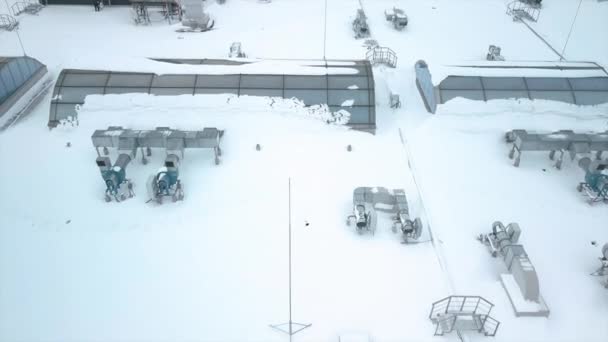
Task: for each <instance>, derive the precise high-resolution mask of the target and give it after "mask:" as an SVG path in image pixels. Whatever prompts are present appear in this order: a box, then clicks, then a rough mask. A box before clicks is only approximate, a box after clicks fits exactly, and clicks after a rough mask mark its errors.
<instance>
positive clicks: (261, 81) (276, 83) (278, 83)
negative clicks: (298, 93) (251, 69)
mask: <svg viewBox="0 0 608 342" xmlns="http://www.w3.org/2000/svg"><path fill="white" fill-rule="evenodd" d="M241 88H269V89H283V76H282V75H278V76H277V75H242V76H241Z"/></svg>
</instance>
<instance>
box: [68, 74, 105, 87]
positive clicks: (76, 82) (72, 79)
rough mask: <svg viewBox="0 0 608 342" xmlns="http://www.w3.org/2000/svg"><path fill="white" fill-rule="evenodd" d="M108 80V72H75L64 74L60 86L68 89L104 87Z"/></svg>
mask: <svg viewBox="0 0 608 342" xmlns="http://www.w3.org/2000/svg"><path fill="white" fill-rule="evenodd" d="M107 80H108V72H94V71H93V72H86V73H84V72H75V71H70V72H68V73H66V74H65V76H64V78H63V83H62V86H66V87H67V86H69V87H104V86H105V85H106V81H107Z"/></svg>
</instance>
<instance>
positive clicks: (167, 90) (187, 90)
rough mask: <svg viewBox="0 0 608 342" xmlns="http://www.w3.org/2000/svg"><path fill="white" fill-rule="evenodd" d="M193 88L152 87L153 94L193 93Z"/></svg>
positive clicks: (151, 92)
mask: <svg viewBox="0 0 608 342" xmlns="http://www.w3.org/2000/svg"><path fill="white" fill-rule="evenodd" d="M193 90H194V89H193V88H151V89H150V94H152V95H162V96H166V95H172V96H174V95H192V91H193Z"/></svg>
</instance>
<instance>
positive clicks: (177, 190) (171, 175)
mask: <svg viewBox="0 0 608 342" xmlns="http://www.w3.org/2000/svg"><path fill="white" fill-rule="evenodd" d="M222 135H223V131H220V130H218V129H217V128H204V129H203V130H202V131H181V130H175V129H171V128H169V127H157V128H156V129H155V130H131V129H123V128H122V127H120V126H111V127H109V128H108V129H106V130H96V131H95V132H94V133H93V135H92V136H91V140H92V142H93V146H94V147H95V149H96V151H97V155H98V157H97V166H98V167H99V169H100V171H101V176H102V178H103V180H104V181H105V183H106V192H105V199H106V201H107V202H109V201H111V200H112V199H114V200H116V201H117V202H120V201H123V200H125V199H127V198H131V197H133V195H134V192H133V183H132V182H131V180H129V179H127V175H126V169H127V165H129V163H130V162H131V160H133V159H135V158H136V155H137V151H138V149H139V150H140V151H141V161H142V163H143V164H144V165H145V164H147V163H148V159H147V158H146V157H150V156H151V155H152V148H164V149H165V150H166V155H167V156H166V158H165V161H164V164H163V167H161V168H160V169H159V170H158V171H157V172H156V173H155V174H154V175H152V176H150V178H149V179H148V184H147V187H148V194H149V196H150V199H151V200H155V201H156V202H158V203H162V199H163V197H165V196H171V197H172V199H173V201H174V202H175V201H178V200H182V199H183V198H184V192H183V187H182V183H181V181H180V180H179V178H178V176H179V164H180V162H181V160H183V158H184V150H185V149H187V148H211V149H213V152H214V154H215V164H216V165H218V164H219V163H220V156H221V153H222V150H221V149H220V138H221V137H222ZM100 148H101V149H102V151H103V154H104V156H102V155H101V153H100V152H99V149H100ZM108 148H114V149H116V151H117V153H118V158H117V160H116V162H115V163H114V164H112V163H111V160H110V158H109V157H108V156H107V155H108V154H109V150H108Z"/></svg>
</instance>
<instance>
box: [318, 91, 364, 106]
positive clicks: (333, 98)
mask: <svg viewBox="0 0 608 342" xmlns="http://www.w3.org/2000/svg"><path fill="white" fill-rule="evenodd" d="M328 97H329V98H328V104H329V105H330V106H350V105H348V104H346V102H350V101H351V100H352V101H354V102H353V103H352V105H353V106H367V105H369V104H370V103H369V92H368V91H367V90H333V89H330V90H329V91H328Z"/></svg>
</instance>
